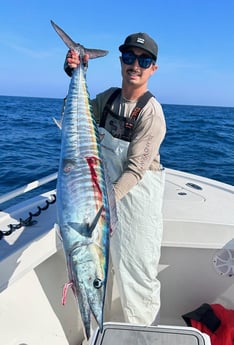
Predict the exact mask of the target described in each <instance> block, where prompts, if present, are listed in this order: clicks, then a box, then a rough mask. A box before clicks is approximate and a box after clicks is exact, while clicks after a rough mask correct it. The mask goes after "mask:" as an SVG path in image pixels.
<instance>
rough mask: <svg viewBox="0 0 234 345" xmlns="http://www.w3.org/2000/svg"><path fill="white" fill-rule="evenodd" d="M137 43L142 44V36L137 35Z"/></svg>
mask: <svg viewBox="0 0 234 345" xmlns="http://www.w3.org/2000/svg"><path fill="white" fill-rule="evenodd" d="M137 43H141V44H144V43H145V40H144V38H141V37H138V38H137Z"/></svg>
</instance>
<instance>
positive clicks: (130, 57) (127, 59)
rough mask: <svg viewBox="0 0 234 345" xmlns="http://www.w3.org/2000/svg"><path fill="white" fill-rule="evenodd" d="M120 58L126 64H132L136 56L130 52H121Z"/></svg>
mask: <svg viewBox="0 0 234 345" xmlns="http://www.w3.org/2000/svg"><path fill="white" fill-rule="evenodd" d="M122 60H123V63H125V64H126V65H132V64H133V63H134V61H135V60H136V56H135V55H134V54H133V53H131V52H124V53H122Z"/></svg>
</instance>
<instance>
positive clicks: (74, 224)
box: [51, 21, 115, 339]
mask: <svg viewBox="0 0 234 345" xmlns="http://www.w3.org/2000/svg"><path fill="white" fill-rule="evenodd" d="M51 23H52V26H53V27H54V29H55V31H56V32H57V33H58V35H59V36H60V37H61V38H62V40H63V41H64V42H65V44H66V45H67V47H68V48H69V49H73V50H75V51H76V52H77V53H78V54H79V55H80V59H81V63H80V65H79V66H78V67H77V68H76V69H75V70H74V71H73V74H72V77H71V81H70V85H69V91H68V95H67V100H66V106H65V110H64V116H63V120H62V125H61V127H62V128H61V130H62V132H61V154H60V163H59V170H58V179H57V213H58V225H59V228H60V234H61V238H62V241H63V247H64V252H65V255H66V261H67V267H68V276H69V283H68V285H66V288H65V290H64V295H66V290H67V287H68V286H71V287H72V290H73V292H74V295H75V296H76V298H77V300H78V305H79V309H80V314H81V318H82V321H83V326H84V329H85V334H86V338H87V339H89V337H90V329H91V315H93V317H94V318H95V320H96V322H97V324H98V326H99V328H100V329H101V330H102V325H103V308H104V300H105V291H106V282H107V271H108V256H109V234H110V230H111V228H113V226H114V223H113V222H111V213H112V212H115V201H114V193H113V189H112V187H111V184H110V183H109V181H108V179H107V178H106V172H105V164H104V161H103V157H102V153H101V147H100V138H99V134H98V128H97V125H96V122H95V119H94V116H93V113H92V107H91V104H90V99H89V94H88V90H87V84H86V77H85V75H86V69H87V66H84V64H83V63H82V61H83V60H82V57H83V56H84V54H89V58H90V59H94V58H97V57H101V56H104V55H106V54H107V53H108V52H107V51H105V50H98V49H87V48H85V47H84V46H82V45H80V44H78V43H75V42H74V41H73V40H72V39H71V38H70V37H69V36H68V35H67V34H66V33H65V32H64V31H63V30H62V29H61V28H59V26H58V25H56V24H55V23H54V22H52V21H51ZM64 300H65V296H64Z"/></svg>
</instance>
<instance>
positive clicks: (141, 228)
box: [65, 33, 166, 325]
mask: <svg viewBox="0 0 234 345" xmlns="http://www.w3.org/2000/svg"><path fill="white" fill-rule="evenodd" d="M119 50H120V52H121V53H122V55H121V57H120V63H121V71H122V88H121V89H120V90H118V89H117V88H111V89H109V90H107V91H105V92H103V93H101V94H99V95H97V97H96V99H94V100H93V101H92V105H93V110H94V114H95V117H96V119H97V122H98V123H99V126H100V127H102V128H103V129H102V132H103V134H104V138H103V140H102V151H103V155H104V157H105V160H106V162H107V168H108V172H109V174H110V177H111V180H112V182H113V184H114V190H115V196H116V200H117V212H118V228H117V230H116V231H115V232H114V234H113V236H112V237H111V244H110V250H111V257H112V261H113V266H114V272H115V276H116V281H117V284H118V289H119V293H120V299H121V304H122V308H123V313H124V317H125V321H126V322H128V323H137V324H144V325H150V324H152V323H153V322H154V320H155V318H156V316H157V314H158V312H159V309H160V282H159V281H158V280H157V266H158V262H159V258H160V247H161V239H162V200H163V191H164V171H163V169H162V167H161V165H160V155H159V149H160V145H161V143H162V141H163V139H164V136H165V132H166V125H165V119H164V115H163V111H162V108H161V105H160V104H159V103H158V102H157V100H156V99H155V98H154V97H153V96H152V95H151V94H150V93H149V92H148V89H147V88H148V86H147V85H148V80H149V78H150V77H151V76H152V75H153V74H154V73H155V71H156V70H157V68H158V66H157V64H156V60H157V54H158V47H157V44H156V43H155V41H154V40H153V39H152V38H151V37H150V36H148V35H147V34H146V33H135V34H132V35H129V36H128V37H127V38H126V40H125V42H124V44H122V45H121V46H120V47H119ZM87 62H88V55H85V56H84V57H83V63H87ZM79 63H80V58H79V56H78V55H77V53H76V52H74V51H69V52H68V54H67V56H66V60H65V70H66V72H67V73H68V74H69V75H71V73H72V69H73V68H76V67H77V65H78V64H79ZM116 90H117V91H116Z"/></svg>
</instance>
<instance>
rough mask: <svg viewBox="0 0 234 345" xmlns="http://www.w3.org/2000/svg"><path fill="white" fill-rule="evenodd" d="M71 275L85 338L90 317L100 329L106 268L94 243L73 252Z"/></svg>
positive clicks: (88, 331)
mask: <svg viewBox="0 0 234 345" xmlns="http://www.w3.org/2000/svg"><path fill="white" fill-rule="evenodd" d="M70 263H71V274H72V281H73V284H74V286H73V287H74V289H73V291H74V293H75V295H76V297H77V300H78V303H79V308H80V312H81V318H82V321H83V324H84V328H85V333H86V337H87V338H88V337H89V333H90V321H91V315H93V316H94V319H95V320H96V322H97V324H98V326H99V328H100V329H102V325H103V308H104V300H105V290H106V280H107V268H106V264H103V255H102V253H101V251H100V248H99V247H98V246H97V245H95V244H94V243H90V244H88V245H86V246H85V245H83V246H81V247H79V248H77V249H76V250H75V251H73V254H72V256H71V260H70Z"/></svg>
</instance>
